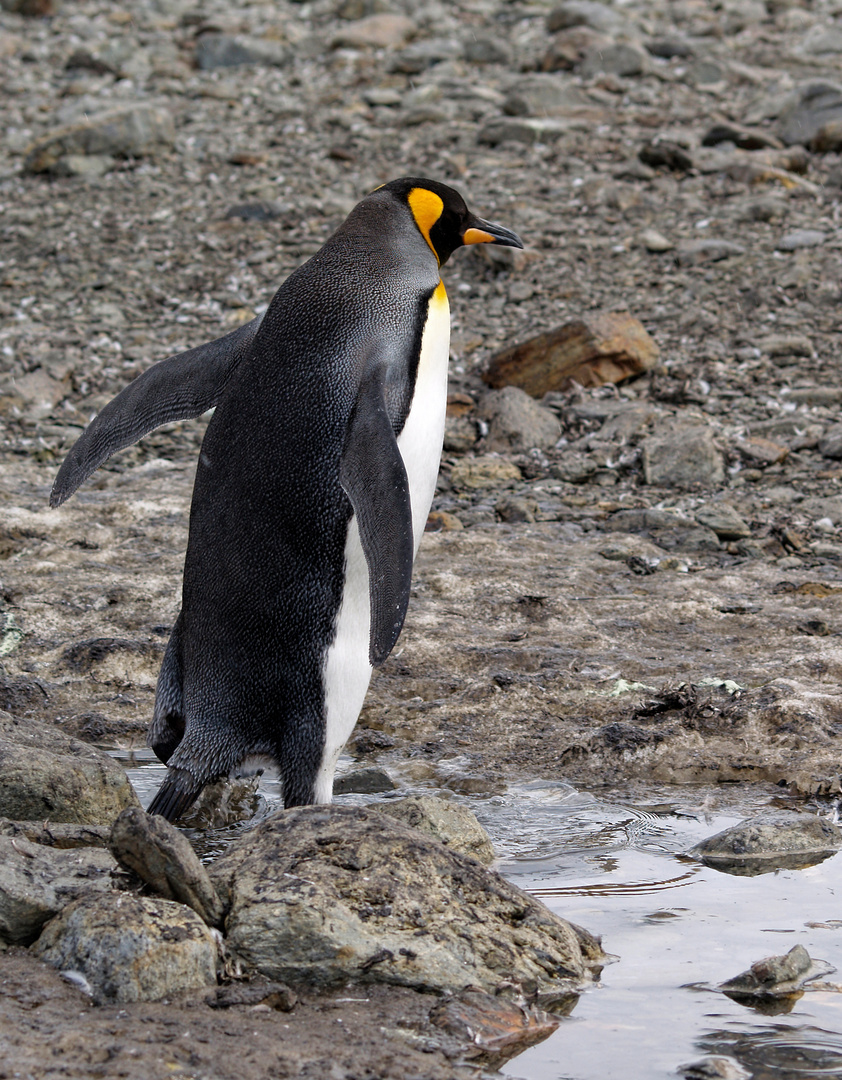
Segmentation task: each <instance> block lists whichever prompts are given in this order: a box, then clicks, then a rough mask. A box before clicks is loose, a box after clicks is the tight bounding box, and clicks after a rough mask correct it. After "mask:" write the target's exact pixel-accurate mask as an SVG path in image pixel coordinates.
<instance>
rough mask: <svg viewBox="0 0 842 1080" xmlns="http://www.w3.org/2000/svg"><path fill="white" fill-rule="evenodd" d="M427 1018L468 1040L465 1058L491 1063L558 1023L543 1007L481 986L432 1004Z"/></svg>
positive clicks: (517, 1050)
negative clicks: (489, 990) (489, 992)
mask: <svg viewBox="0 0 842 1080" xmlns="http://www.w3.org/2000/svg"><path fill="white" fill-rule="evenodd" d="M430 1021H431V1022H432V1023H433V1024H434V1025H435V1026H436V1027H438V1028H441V1029H442V1030H444V1031H446V1032H447V1033H448V1034H450V1035H454V1036H456V1037H457V1038H459V1039H460V1040H461V1041H462V1042H467V1043H469V1044H471V1045H470V1049H469V1050H468V1051H467V1052H466V1054H465V1057H466V1058H467V1059H468V1060H469V1061H479V1062H481V1063H482V1064H484V1065H495V1066H496V1065H500V1064H502V1063H503V1062H504V1061H508V1060H509V1058H511V1057H514V1055H515V1054H520V1053H521V1052H522V1051H524V1050H526V1048H527V1047H529V1046H534V1044H535V1043H537V1042H541V1041H542V1040H543V1039H546V1038H547V1037H548V1036H549V1035H552V1033H553V1032H554V1031H555V1030H556V1028H557V1027H558V1025H559V1024H560V1023H561V1020H560V1019H559V1017H557V1016H551V1015H550V1014H549V1013H546V1012H544V1010H543V1009H536V1008H535V1007H534V1006H530V1005H527V1004H526V1002H515V1001H510V1000H508V999H507V998H505V997H501V996H499V995H498V996H495V995H493V994H486V993H483V992H482V991H481V990H463V991H462V993H461V994H459V995H457V996H456V997H453V998H450V999H449V1000H446V1001H442V1002H439V1004H438V1005H434V1006H433V1009H432V1011H431V1013H430Z"/></svg>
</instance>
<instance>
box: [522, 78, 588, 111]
mask: <svg viewBox="0 0 842 1080" xmlns="http://www.w3.org/2000/svg"><path fill="white" fill-rule="evenodd" d="M593 108H594V103H593V101H592V100H591V99H590V98H589V97H587V95H586V94H585V93H584V92H583V91H582V90H581V89H580V88H579V87H578V86H575V85H571V84H570V83H568V82H567V81H566V80H565V79H562V78H559V76H558V75H545V74H536V75H528V76H527V77H526V78H524V79H519V80H518V81H517V82H516V83H515V84H514V86H512V87H511V88H510V89H509V92H508V93H507V95H506V100H505V102H504V103H503V111H504V112H505V113H506V114H507V115H508V116H537V117H539V118H540V117H545V116H570V115H571V114H573V115H576V114H578V113H579V112H580V111H581V110H583V109H585V110H587V109H591V110H592V109H593Z"/></svg>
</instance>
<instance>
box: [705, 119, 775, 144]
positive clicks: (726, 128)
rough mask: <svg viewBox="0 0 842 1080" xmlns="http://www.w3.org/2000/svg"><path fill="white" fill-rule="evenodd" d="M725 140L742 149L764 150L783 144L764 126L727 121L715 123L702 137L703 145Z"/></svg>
mask: <svg viewBox="0 0 842 1080" xmlns="http://www.w3.org/2000/svg"><path fill="white" fill-rule="evenodd" d="M724 142H729V143H733V144H734V145H735V146H737V147H739V149H740V150H763V149H766V148H767V147H771V148H776V149H779V148H780V147H781V146H782V145H783V144H782V143H781V140H780V139H778V138H776V137H775V136H774V135H772V134H771V133H770V132H768V131H764V130H763V129H762V128H748V127H743V126H742V125H741V124H731V123H727V122H720V123H718V124H714V125H713V127H711V128H708V130H707V133H706V134H705V135H704V137H703V138H702V146H718V145H719V144H720V143H724Z"/></svg>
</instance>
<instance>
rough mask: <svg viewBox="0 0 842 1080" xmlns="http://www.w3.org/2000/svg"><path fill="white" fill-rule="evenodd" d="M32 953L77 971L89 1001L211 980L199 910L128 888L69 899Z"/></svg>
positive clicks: (211, 952)
mask: <svg viewBox="0 0 842 1080" xmlns="http://www.w3.org/2000/svg"><path fill="white" fill-rule="evenodd" d="M33 952H34V953H35V955H36V956H38V957H40V959H42V960H44V961H46V962H47V963H48V964H52V965H53V967H56V968H58V969H59V970H60V971H74V972H78V973H79V974H80V975H82V976H84V978H85V979H86V980H87V983H88V987H89V992H90V994H91V997H92V999H93V1001H94V1004H96V1005H102V1004H105V1003H109V1002H110V1003H113V1002H129V1001H158V1000H160V999H161V998H163V997H167V996H168V995H170V994H177V993H180V992H181V991H184V990H195V989H198V988H199V987H202V986H210V985H212V984H215V983H216V960H217V947H216V940H215V938H214V935H213V932H212V931H211V930H210V929H208V927H207V926H206V925H205V924H204V922H202V920H201V919H200V918H199V916H198V915H197V914H196V913H195V912H193V911H191V910H190V909H189V908H188V907H185V906H184V904H176V903H173V902H172V901H171V900H156V899H151V898H148V897H139V896H132V895H131V894H130V893H124V892H111V893H104V894H102V895H96V896H82V897H80V898H79V899H78V900H75V901H74V902H73V903H71V904H69V905H68V906H67V907H66V908H64V910H63V911H62V912H61V914H60V915H58V916H57V917H56V918H55V919H53V920H52V922H50V923H49V924H48V925H47V926H46V928H45V929H44V932H43V933H42V934H41V936H40V938H39V939H38V941H37V942H36V943H35V945H34V946H33Z"/></svg>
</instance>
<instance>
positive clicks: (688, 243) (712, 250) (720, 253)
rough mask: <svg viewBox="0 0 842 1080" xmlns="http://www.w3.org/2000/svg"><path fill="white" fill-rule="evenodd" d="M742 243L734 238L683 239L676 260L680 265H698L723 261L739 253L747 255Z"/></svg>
mask: <svg viewBox="0 0 842 1080" xmlns="http://www.w3.org/2000/svg"><path fill="white" fill-rule="evenodd" d="M745 253H746V249H745V248H744V247H743V246H742V244H735V243H734V241H733V240H717V239H714V238H713V237H711V238H710V239H704V240H682V241H681V242H680V243H679V245H678V251H677V252H676V255H675V261H676V263H678V265H679V266H698V265H699V264H700V263H706V262H721V261H722V260H723V259H731V258H733V257H734V256H737V255H745Z"/></svg>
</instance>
